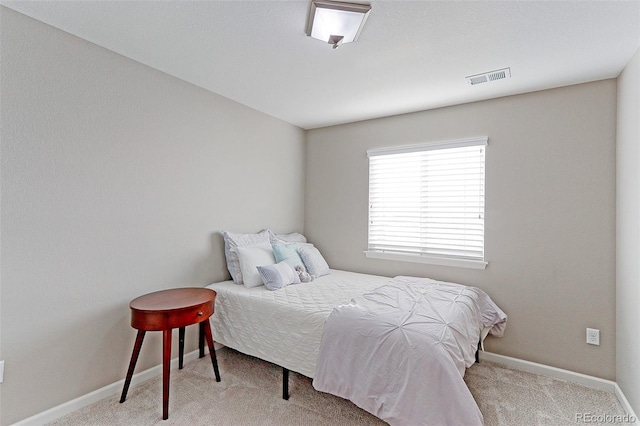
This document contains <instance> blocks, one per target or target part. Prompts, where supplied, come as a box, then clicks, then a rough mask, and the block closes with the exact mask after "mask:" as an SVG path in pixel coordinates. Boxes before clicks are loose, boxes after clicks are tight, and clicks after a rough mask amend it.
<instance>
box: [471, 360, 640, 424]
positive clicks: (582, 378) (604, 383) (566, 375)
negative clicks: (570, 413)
mask: <svg viewBox="0 0 640 426" xmlns="http://www.w3.org/2000/svg"><path fill="white" fill-rule="evenodd" d="M479 355H480V361H489V362H494V363H496V364H500V365H503V366H505V367H511V368H515V369H518V370H524V371H528V372H530V373H534V374H540V375H542V376H547V377H552V378H554V379H560V380H565V381H567V382H571V383H577V384H579V385H583V386H587V387H590V388H593V389H599V390H603V391H606V392H609V393H612V394H614V395H615V396H616V398H617V399H618V402H620V405H622V408H624V410H625V411H626V412H627V414H628V415H629V416H630V417H633V418H635V422H634V423H628V424H631V425H635V426H640V420H639V419H638V416H636V414H635V412H634V411H633V408H631V405H630V404H629V401H628V400H627V398H626V397H625V396H624V393H623V392H622V389H620V386H618V384H617V383H616V382H614V381H612V380H606V379H601V378H599V377H594V376H589V375H586V374H582V373H576V372H574V371H569V370H563V369H562V368H556V367H551V366H549V365H544V364H538V363H535V362H531V361H525V360H523V359H518V358H511V357H508V356H504V355H498V354H494V353H491V352H484V351H480V352H479Z"/></svg>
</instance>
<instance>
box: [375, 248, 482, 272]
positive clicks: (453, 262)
mask: <svg viewBox="0 0 640 426" xmlns="http://www.w3.org/2000/svg"><path fill="white" fill-rule="evenodd" d="M364 254H365V256H367V257H368V258H370V259H384V260H396V261H399V262H412V263H426V264H429V265H439V266H453V267H455V268H467V269H485V268H486V267H487V265H488V264H489V263H488V262H485V261H482V260H468V259H451V258H444V257H434V256H420V255H413V254H400V253H389V252H380V251H368V250H367V251H365V252H364Z"/></svg>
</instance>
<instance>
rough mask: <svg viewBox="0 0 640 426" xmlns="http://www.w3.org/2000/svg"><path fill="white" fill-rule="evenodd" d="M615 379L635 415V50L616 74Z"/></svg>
mask: <svg viewBox="0 0 640 426" xmlns="http://www.w3.org/2000/svg"><path fill="white" fill-rule="evenodd" d="M617 138H618V143H617V210H616V212H617V234H618V237H617V253H616V254H617V258H616V260H617V269H616V272H617V277H616V278H617V284H616V291H617V293H616V313H617V316H616V327H617V335H616V341H617V344H616V380H617V382H618V384H619V385H620V388H621V389H622V391H623V392H624V394H625V396H626V397H627V399H628V400H629V403H630V404H631V406H632V407H633V409H634V411H635V412H636V414H640V49H639V50H638V51H637V52H636V54H635V56H634V57H633V59H632V60H631V62H630V63H629V64H628V65H627V67H626V68H625V69H624V71H623V72H622V74H621V75H620V77H619V78H618V133H617Z"/></svg>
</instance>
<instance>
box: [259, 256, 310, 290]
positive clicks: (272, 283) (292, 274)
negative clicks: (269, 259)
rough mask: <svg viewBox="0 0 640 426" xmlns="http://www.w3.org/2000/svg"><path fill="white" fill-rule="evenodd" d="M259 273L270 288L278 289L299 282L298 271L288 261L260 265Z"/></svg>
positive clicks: (265, 284)
mask: <svg viewBox="0 0 640 426" xmlns="http://www.w3.org/2000/svg"><path fill="white" fill-rule="evenodd" d="M258 273H259V274H260V277H261V278H262V282H263V283H264V286H265V287H267V289H268V290H278V289H280V288H283V287H286V286H288V285H289V284H298V283H299V282H300V279H299V278H298V273H297V272H296V271H295V270H294V269H293V267H291V265H289V264H288V263H286V262H280V263H276V264H275V265H266V266H258Z"/></svg>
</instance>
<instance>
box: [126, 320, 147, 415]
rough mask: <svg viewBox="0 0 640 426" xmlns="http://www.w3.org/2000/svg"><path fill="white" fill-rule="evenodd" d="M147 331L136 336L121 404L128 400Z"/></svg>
mask: <svg viewBox="0 0 640 426" xmlns="http://www.w3.org/2000/svg"><path fill="white" fill-rule="evenodd" d="M145 333H146V331H144V330H138V335H137V336H136V343H135V344H134V345H133V353H132V354H131V361H130V362H129V370H127V378H126V379H125V381H124V388H123V389H122V395H121V396H120V403H123V402H124V400H125V399H126V398H127V391H129V385H130V384H131V377H132V376H133V370H135V368H136V362H138V355H140V348H141V347H142V341H143V340H144V334H145Z"/></svg>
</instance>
